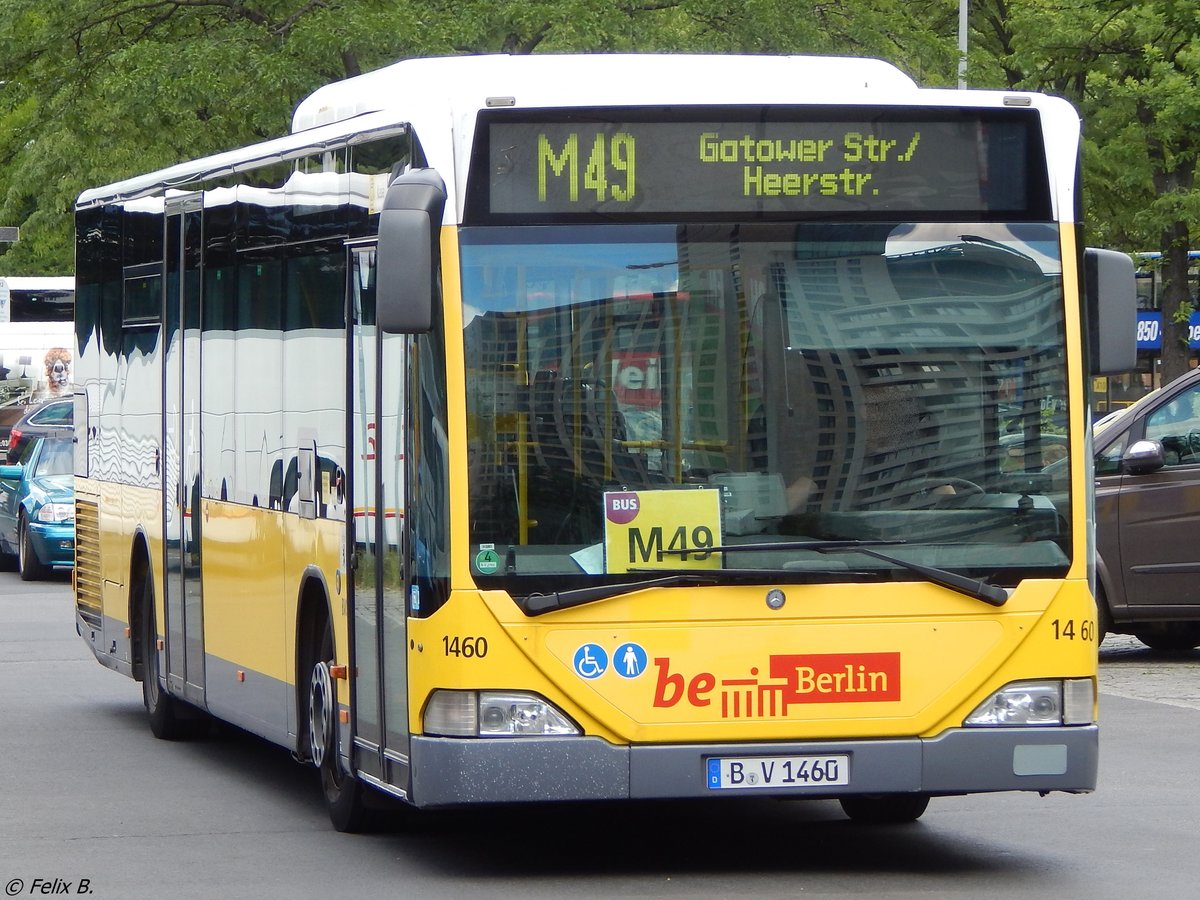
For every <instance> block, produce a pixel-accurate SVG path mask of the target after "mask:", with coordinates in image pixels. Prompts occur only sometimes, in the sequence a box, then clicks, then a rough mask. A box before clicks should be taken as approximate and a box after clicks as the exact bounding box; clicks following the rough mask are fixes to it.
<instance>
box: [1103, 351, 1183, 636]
mask: <svg viewBox="0 0 1200 900" xmlns="http://www.w3.org/2000/svg"><path fill="white" fill-rule="evenodd" d="M1095 447H1096V456H1095V463H1096V550H1097V561H1096V580H1097V591H1096V594H1097V597H1096V602H1097V606H1098V607H1099V616H1100V622H1099V628H1100V631H1101V633H1103V632H1105V631H1110V632H1121V633H1124V634H1132V635H1134V636H1135V637H1136V638H1137V639H1138V640H1140V641H1141V642H1142V643H1144V644H1146V645H1147V646H1149V647H1152V648H1154V649H1158V650H1184V649H1188V648H1191V647H1196V646H1200V369H1193V370H1192V371H1191V372H1189V373H1188V374H1186V375H1184V376H1182V377H1180V378H1177V379H1176V380H1175V381H1173V382H1171V383H1170V384H1168V385H1166V386H1165V387H1163V388H1162V389H1160V390H1157V391H1155V392H1154V393H1152V394H1149V395H1147V396H1145V397H1143V398H1141V399H1140V400H1138V401H1137V402H1136V403H1134V404H1133V405H1132V406H1130V407H1129V408H1128V409H1126V410H1124V411H1122V412H1121V413H1119V414H1117V415H1115V416H1113V417H1111V418H1109V419H1107V420H1106V421H1104V422H1103V423H1101V425H1100V426H1099V427H1098V428H1097V429H1096V435H1095Z"/></svg>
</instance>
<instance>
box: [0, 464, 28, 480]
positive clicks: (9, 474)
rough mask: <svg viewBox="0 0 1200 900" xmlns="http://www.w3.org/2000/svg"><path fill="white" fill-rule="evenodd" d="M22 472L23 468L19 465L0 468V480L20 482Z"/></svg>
mask: <svg viewBox="0 0 1200 900" xmlns="http://www.w3.org/2000/svg"><path fill="white" fill-rule="evenodd" d="M24 471H25V467H24V466H21V465H13V466H0V480H4V481H20V480H21V474H22V473H23V472H24Z"/></svg>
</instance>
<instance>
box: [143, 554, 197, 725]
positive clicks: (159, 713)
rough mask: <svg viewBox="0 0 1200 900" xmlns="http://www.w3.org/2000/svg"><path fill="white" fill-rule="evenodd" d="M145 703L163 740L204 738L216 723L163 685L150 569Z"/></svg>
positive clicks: (145, 598)
mask: <svg viewBox="0 0 1200 900" xmlns="http://www.w3.org/2000/svg"><path fill="white" fill-rule="evenodd" d="M141 600H142V604H141V608H142V703H143V704H144V705H145V707H146V717H147V719H148V720H149V722H150V731H151V733H152V734H153V735H154V736H155V737H156V738H158V739H159V740H163V741H179V740H186V739H188V738H195V737H201V736H203V735H204V734H205V733H206V732H207V731H208V729H209V726H210V725H211V724H212V723H211V722H210V721H209V718H208V716H207V714H205V713H204V712H203V711H202V710H199V709H196V708H195V707H193V706H189V705H187V704H184V703H181V702H180V701H178V700H176V699H175V698H174V697H172V696H171V695H170V694H168V693H167V692H166V691H165V690H163V686H162V685H161V684H160V683H159V675H160V672H159V668H158V630H157V629H156V628H155V624H154V623H155V620H154V577H153V576H152V575H151V573H150V569H149V567H147V568H146V572H145V575H144V576H143V578H142V598H141Z"/></svg>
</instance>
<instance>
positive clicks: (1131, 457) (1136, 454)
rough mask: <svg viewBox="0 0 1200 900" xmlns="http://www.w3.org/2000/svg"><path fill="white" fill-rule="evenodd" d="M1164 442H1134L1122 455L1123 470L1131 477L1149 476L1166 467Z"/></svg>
mask: <svg viewBox="0 0 1200 900" xmlns="http://www.w3.org/2000/svg"><path fill="white" fill-rule="evenodd" d="M1166 462H1167V460H1166V455H1165V453H1164V451H1163V445H1162V441H1134V442H1133V443H1132V444H1130V445H1129V447H1128V449H1126V451H1125V452H1124V453H1123V454H1121V469H1122V471H1124V472H1126V473H1128V474H1129V475H1147V474H1149V473H1150V472H1157V471H1158V470H1159V469H1161V468H1162V467H1163V466H1164V465H1166Z"/></svg>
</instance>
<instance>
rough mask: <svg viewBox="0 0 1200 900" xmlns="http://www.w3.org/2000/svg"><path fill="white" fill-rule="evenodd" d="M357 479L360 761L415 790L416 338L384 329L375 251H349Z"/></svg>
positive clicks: (353, 535)
mask: <svg viewBox="0 0 1200 900" xmlns="http://www.w3.org/2000/svg"><path fill="white" fill-rule="evenodd" d="M349 253H350V259H349V265H348V271H349V285H348V296H349V306H350V309H349V316H348V317H347V321H348V323H349V328H350V341H349V346H350V356H351V359H350V365H349V369H350V384H351V388H350V390H351V401H350V406H351V411H352V412H351V415H350V417H349V425H350V435H349V439H348V441H347V444H348V446H349V448H350V449H349V458H350V459H351V460H352V461H353V475H352V477H351V479H350V497H351V503H350V504H348V507H349V508H350V509H352V510H353V515H350V516H348V518H349V520H350V523H349V530H350V540H349V542H348V547H349V549H348V552H349V553H350V554H351V555H352V558H351V559H350V560H349V566H350V568H351V570H352V573H353V574H352V577H351V578H350V595H351V609H352V610H353V629H352V631H353V634H352V637H353V641H352V654H353V658H352V659H351V667H350V668H351V671H354V672H356V673H357V677H356V678H355V679H354V681H353V693H352V707H353V710H354V734H355V738H354V764H355V767H356V768H357V770H358V771H359V772H362V773H364V774H366V775H368V776H370V777H371V778H372V779H377V780H378V781H380V782H383V783H385V784H388V785H392V786H393V787H395V788H398V789H399V790H401V791H403V792H405V793H407V791H408V788H409V764H408V759H409V730H408V670H407V624H406V617H407V607H406V604H405V589H404V586H405V583H406V572H405V562H404V560H405V555H404V552H403V551H404V548H403V546H402V543H403V540H404V532H405V529H404V527H403V525H404V510H405V484H406V481H407V471H406V466H407V461H406V460H407V457H406V454H405V440H404V433H405V427H406V415H405V403H406V393H407V382H406V378H407V372H408V338H407V337H406V336H405V335H388V334H383V333H382V332H380V331H379V329H378V327H377V326H376V319H375V247H374V245H373V244H359V245H352V246H351V247H350V248H349Z"/></svg>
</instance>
